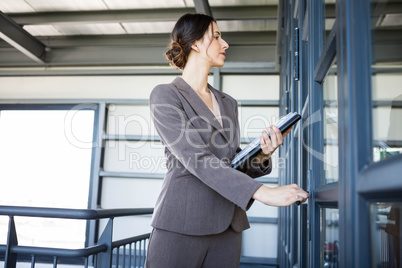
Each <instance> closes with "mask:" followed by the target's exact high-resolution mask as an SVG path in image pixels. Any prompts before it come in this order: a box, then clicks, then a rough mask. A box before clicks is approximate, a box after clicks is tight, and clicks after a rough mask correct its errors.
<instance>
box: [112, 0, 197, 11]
mask: <svg viewBox="0 0 402 268" xmlns="http://www.w3.org/2000/svg"><path fill="white" fill-rule="evenodd" d="M104 2H105V3H106V5H107V6H108V8H110V9H149V8H174V7H186V3H185V1H183V0H152V1H133V0H104ZM193 6H194V5H193Z"/></svg>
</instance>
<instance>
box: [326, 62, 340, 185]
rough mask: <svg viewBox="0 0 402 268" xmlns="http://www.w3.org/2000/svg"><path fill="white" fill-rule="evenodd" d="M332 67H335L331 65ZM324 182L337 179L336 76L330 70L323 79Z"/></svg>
mask: <svg viewBox="0 0 402 268" xmlns="http://www.w3.org/2000/svg"><path fill="white" fill-rule="evenodd" d="M332 68H333V69H334V68H335V67H332ZM323 90H324V114H323V117H324V119H323V126H324V146H323V148H324V152H323V155H322V163H323V168H324V172H325V173H324V174H325V176H324V183H331V182H336V181H338V178H339V174H338V170H339V165H338V90H337V76H336V75H335V74H334V73H333V72H332V71H331V70H330V71H329V74H328V75H327V77H326V78H325V80H324V84H323Z"/></svg>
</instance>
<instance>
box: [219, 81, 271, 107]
mask: <svg viewBox="0 0 402 268" xmlns="http://www.w3.org/2000/svg"><path fill="white" fill-rule="evenodd" d="M222 90H223V92H225V93H227V94H229V95H230V96H232V97H233V98H235V99H236V100H237V101H240V100H279V76H278V75H224V76H222Z"/></svg>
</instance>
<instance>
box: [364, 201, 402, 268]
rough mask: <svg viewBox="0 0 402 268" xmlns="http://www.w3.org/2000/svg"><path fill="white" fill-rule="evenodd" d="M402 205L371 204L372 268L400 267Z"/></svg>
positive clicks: (401, 258)
mask: <svg viewBox="0 0 402 268" xmlns="http://www.w3.org/2000/svg"><path fill="white" fill-rule="evenodd" d="M401 208H402V203H401V202H399V203H375V204H372V210H371V211H372V220H371V222H372V226H371V240H372V244H373V247H372V250H373V252H372V254H371V256H372V257H373V264H374V265H373V267H391V268H393V267H396V268H399V267H402V266H401V265H402V254H401V238H400V237H401V230H402V221H401V219H402V217H401Z"/></svg>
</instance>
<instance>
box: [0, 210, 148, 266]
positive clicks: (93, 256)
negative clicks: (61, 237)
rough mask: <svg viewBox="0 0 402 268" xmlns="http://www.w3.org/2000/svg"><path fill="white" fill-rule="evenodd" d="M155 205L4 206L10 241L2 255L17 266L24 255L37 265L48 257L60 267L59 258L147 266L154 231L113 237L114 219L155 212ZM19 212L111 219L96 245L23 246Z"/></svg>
mask: <svg viewBox="0 0 402 268" xmlns="http://www.w3.org/2000/svg"><path fill="white" fill-rule="evenodd" d="M152 213H153V209H152V208H141V209H59V208H43V207H17V206H0V215H3V216H8V217H9V224H8V235H7V244H6V245H0V255H4V267H5V268H15V267H16V265H17V260H20V259H21V257H25V258H26V257H28V258H30V262H31V267H32V268H34V267H35V264H36V263H37V262H38V263H39V261H38V259H46V258H47V261H46V262H49V259H50V260H51V261H50V262H52V263H53V267H54V268H55V267H57V265H58V263H59V260H60V259H61V258H63V259H69V260H71V261H77V260H78V263H79V262H81V263H83V264H84V266H85V267H88V266H93V267H99V268H109V267H123V268H124V267H130V268H131V267H134V268H137V267H144V262H145V257H146V245H147V241H148V239H149V236H150V234H149V233H148V234H144V235H140V236H134V237H129V238H126V239H122V240H118V241H112V234H113V219H114V218H115V217H123V216H138V215H148V214H152ZM15 216H23V217H39V218H59V219H81V220H100V219H109V220H108V222H107V224H106V227H105V229H104V230H103V233H102V235H101V236H100V238H99V240H98V242H97V244H96V245H94V246H88V247H85V248H81V249H65V248H48V247H33V246H19V245H18V239H17V232H16V227H15V222H14V217H15Z"/></svg>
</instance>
